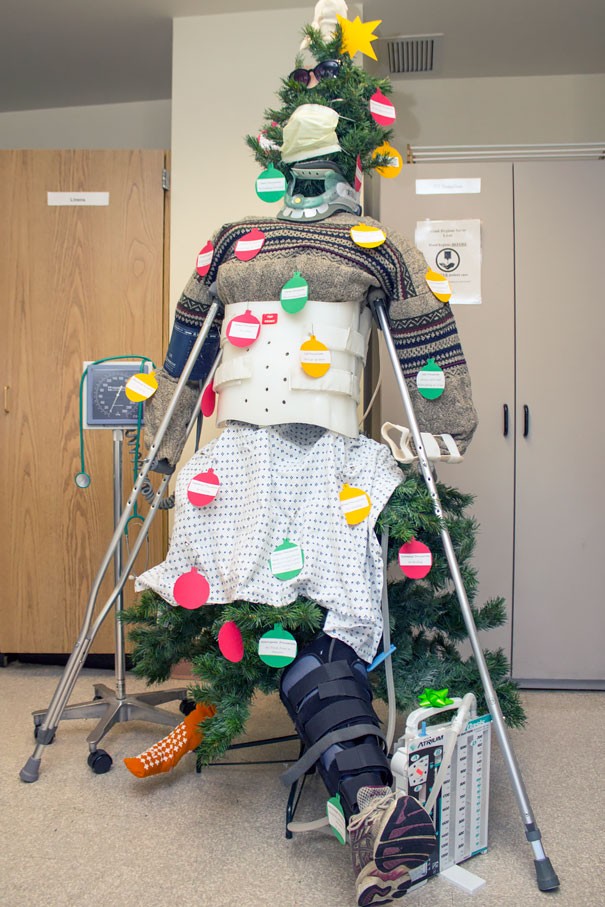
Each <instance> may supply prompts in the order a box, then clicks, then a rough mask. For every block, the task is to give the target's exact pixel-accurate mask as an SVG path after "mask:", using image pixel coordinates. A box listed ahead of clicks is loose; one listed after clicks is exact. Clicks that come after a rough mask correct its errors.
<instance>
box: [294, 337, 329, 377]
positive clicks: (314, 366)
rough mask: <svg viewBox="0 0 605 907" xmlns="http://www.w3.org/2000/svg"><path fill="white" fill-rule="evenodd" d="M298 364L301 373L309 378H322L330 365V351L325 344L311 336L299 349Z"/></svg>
mask: <svg viewBox="0 0 605 907" xmlns="http://www.w3.org/2000/svg"><path fill="white" fill-rule="evenodd" d="M300 364H301V366H302V370H303V372H305V373H306V374H307V375H309V377H310V378H323V376H324V375H325V374H326V372H327V371H328V370H329V368H330V365H331V364H332V356H331V354H330V350H329V349H328V347H327V346H326V345H325V343H322V342H321V340H318V339H317V337H316V336H315V335H314V334H311V337H310V338H309V340H305V342H304V343H303V344H302V346H301V348H300Z"/></svg>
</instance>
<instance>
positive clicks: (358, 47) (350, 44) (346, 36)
mask: <svg viewBox="0 0 605 907" xmlns="http://www.w3.org/2000/svg"><path fill="white" fill-rule="evenodd" d="M336 18H337V19H338V23H339V25H340V27H341V28H342V44H341V48H340V49H341V51H342V53H343V54H348V55H349V56H350V57H351V58H353V57H354V56H355V54H356V53H357V51H361V53H362V54H365V55H366V57H371V58H372V60H377V59H378V57H377V56H376V54H375V53H374V48H373V47H372V41H376V39H377V38H378V35H373V34H372V32H373V31H374V29H375V28H377V27H378V26H379V25H380V23H381V22H382V19H375V20H374V21H373V22H362V21H361V19H360V18H359V16H356V17H355V18H354V19H353V21H352V22H351V21H350V20H349V19H345V18H343V16H336Z"/></svg>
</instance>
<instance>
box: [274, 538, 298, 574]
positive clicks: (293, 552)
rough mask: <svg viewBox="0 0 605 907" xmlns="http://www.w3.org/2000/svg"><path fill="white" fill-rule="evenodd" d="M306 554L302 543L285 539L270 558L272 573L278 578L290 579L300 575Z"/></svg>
mask: <svg viewBox="0 0 605 907" xmlns="http://www.w3.org/2000/svg"><path fill="white" fill-rule="evenodd" d="M304 562H305V556H304V554H303V550H302V548H301V547H300V545H297V544H296V543H295V542H291V541H290V539H284V540H283V542H282V544H281V545H278V546H277V548H276V549H275V551H274V552H273V554H272V555H271V557H270V559H269V566H270V567H271V573H272V574H273V576H274V577H275V578H276V579H280V580H289V579H294V578H295V577H297V576H298V574H299V573H300V571H301V570H302V568H303V564H304Z"/></svg>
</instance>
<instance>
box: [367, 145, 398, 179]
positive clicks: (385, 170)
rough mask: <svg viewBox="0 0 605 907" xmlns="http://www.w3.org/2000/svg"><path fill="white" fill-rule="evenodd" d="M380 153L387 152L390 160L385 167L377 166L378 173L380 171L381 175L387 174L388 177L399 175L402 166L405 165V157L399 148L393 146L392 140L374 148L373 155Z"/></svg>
mask: <svg viewBox="0 0 605 907" xmlns="http://www.w3.org/2000/svg"><path fill="white" fill-rule="evenodd" d="M379 154H387V155H388V156H389V158H390V161H389V163H388V164H387V165H386V166H385V167H377V168H376V173H379V174H380V175H381V176H386V177H387V178H388V179H392V178H393V177H395V176H399V174H400V173H401V168H402V167H403V158H402V157H401V155H400V154H399V152H398V151H397V149H396V148H393V146H392V145H391V144H390V142H383V144H382V145H379V146H378V148H376V149H374V152H373V154H372V157H376V156H377V155H379Z"/></svg>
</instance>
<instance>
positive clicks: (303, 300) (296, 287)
mask: <svg viewBox="0 0 605 907" xmlns="http://www.w3.org/2000/svg"><path fill="white" fill-rule="evenodd" d="M279 298H280V301H281V305H282V309H283V310H284V312H287V313H288V314H289V315H295V314H296V312H300V310H301V309H303V308H304V307H305V305H306V304H307V302H308V300H309V284H308V283H307V281H306V280H305V278H304V277H301V276H300V271H295V272H294V277H291V278H290V280H289V281H288V282H287V283H285V284H284V285H283V287H282V288H281V292H280V294H279Z"/></svg>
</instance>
